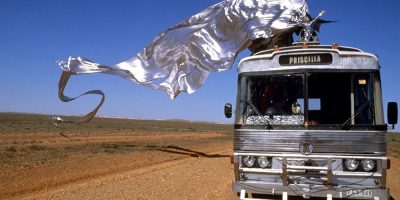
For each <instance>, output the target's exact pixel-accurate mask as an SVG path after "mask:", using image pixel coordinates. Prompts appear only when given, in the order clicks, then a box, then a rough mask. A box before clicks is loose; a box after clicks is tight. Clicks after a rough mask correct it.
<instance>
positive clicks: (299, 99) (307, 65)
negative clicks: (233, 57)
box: [225, 44, 397, 199]
mask: <svg viewBox="0 0 400 200" xmlns="http://www.w3.org/2000/svg"><path fill="white" fill-rule="evenodd" d="M237 88H238V91H237V102H236V109H235V112H234V113H235V123H234V147H233V148H234V153H233V161H232V162H233V165H234V174H235V180H234V181H233V191H234V192H237V193H238V195H239V196H240V199H253V198H255V199H257V198H258V199H263V198H264V199H271V198H283V199H287V198H288V197H289V198H291V197H293V196H297V197H303V198H306V199H307V198H313V197H322V198H327V199H333V198H343V199H389V198H390V194H389V189H388V188H387V185H386V176H387V170H388V169H389V168H390V160H389V159H388V157H387V147H386V145H387V141H386V132H387V129H388V126H387V124H386V123H385V121H384V110H383V102H382V90H381V79H380V65H379V62H378V58H377V56H376V55H373V54H370V53H366V52H363V51H362V50H360V49H357V48H352V47H344V46H339V45H337V44H334V45H319V44H300V45H293V46H288V47H283V48H278V47H275V48H274V49H269V50H264V51H260V52H257V53H255V54H253V55H251V56H249V57H246V58H244V59H242V60H241V61H240V63H239V66H238V86H237ZM389 113H390V114H389ZM225 115H226V116H227V117H231V115H232V105H231V104H229V103H228V104H226V105H225ZM388 121H389V123H392V124H396V123H397V104H396V103H394V102H390V103H389V104H388ZM393 126H394V125H393Z"/></svg>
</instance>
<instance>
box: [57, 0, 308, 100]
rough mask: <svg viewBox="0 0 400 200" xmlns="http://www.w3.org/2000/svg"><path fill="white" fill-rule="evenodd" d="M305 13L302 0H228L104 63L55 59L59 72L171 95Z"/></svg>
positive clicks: (191, 89) (195, 83)
mask: <svg viewBox="0 0 400 200" xmlns="http://www.w3.org/2000/svg"><path fill="white" fill-rule="evenodd" d="M307 12H308V7H307V4H306V3H305V1H304V0H227V1H223V2H220V3H218V4H215V5H213V6H211V7H209V8H207V9H205V10H204V11H202V12H200V13H198V14H196V15H194V16H192V17H190V18H189V19H187V20H185V21H183V22H181V23H179V24H177V25H176V26H173V27H171V28H169V29H167V30H166V31H164V32H162V33H161V34H160V35H158V36H157V37H156V38H155V39H154V40H153V41H152V42H151V43H150V44H149V45H148V46H147V47H146V48H144V49H143V51H142V52H140V53H138V54H137V55H136V56H134V57H132V58H130V59H129V60H126V61H124V62H121V63H118V64H116V65H113V66H106V65H101V64H98V63H95V62H93V61H90V60H88V59H85V58H82V57H69V59H68V61H67V62H59V63H58V64H59V65H60V67H61V69H62V70H63V71H64V73H68V74H72V75H76V74H86V73H107V74H113V75H118V76H120V77H123V78H125V79H128V80H131V81H133V82H135V83H139V84H142V85H145V86H149V87H151V88H154V89H158V90H164V91H166V92H167V94H168V95H169V97H170V98H171V99H174V98H175V97H176V96H177V95H178V94H179V93H180V92H181V91H184V92H187V93H189V94H190V93H193V92H194V91H195V90H196V89H197V88H199V87H200V86H201V85H203V83H204V82H205V80H206V78H207V76H208V74H209V73H210V72H216V71H218V72H219V71H224V70H227V69H230V68H231V66H232V64H233V62H234V60H235V58H236V56H237V55H238V53H239V52H240V51H242V50H244V49H245V48H247V47H248V46H249V45H250V44H251V41H252V40H254V39H257V38H270V37H272V36H274V35H277V34H279V33H281V32H283V31H285V30H288V29H290V28H293V27H294V26H295V25H296V24H299V23H301V20H302V19H303V18H304V16H306V13H307ZM64 87H65V86H64Z"/></svg>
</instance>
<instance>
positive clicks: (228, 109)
mask: <svg viewBox="0 0 400 200" xmlns="http://www.w3.org/2000/svg"><path fill="white" fill-rule="evenodd" d="M224 114H225V117H226V118H231V117H232V104H230V103H227V104H225V106H224Z"/></svg>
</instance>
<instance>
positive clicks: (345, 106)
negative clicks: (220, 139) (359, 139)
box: [237, 72, 375, 129]
mask: <svg viewBox="0 0 400 200" xmlns="http://www.w3.org/2000/svg"><path fill="white" fill-rule="evenodd" d="M372 80H373V78H372V76H371V75H370V74H368V73H343V72H342V73H327V72H313V73H301V74H284V75H282V74H279V75H253V76H242V77H241V78H240V79H239V88H240V90H239V105H238V110H239V112H238V114H239V115H240V116H242V117H239V118H237V119H239V120H241V121H240V122H239V123H242V124H247V125H270V126H273V127H274V126H306V127H310V126H320V125H335V126H336V127H341V128H342V129H347V128H350V127H351V126H353V125H374V123H375V122H374V101H373V81H372Z"/></svg>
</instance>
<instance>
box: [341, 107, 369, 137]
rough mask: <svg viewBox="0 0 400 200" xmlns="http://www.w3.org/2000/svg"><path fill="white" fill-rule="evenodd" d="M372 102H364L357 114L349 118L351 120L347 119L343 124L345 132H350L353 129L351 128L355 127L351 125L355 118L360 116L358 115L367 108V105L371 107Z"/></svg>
mask: <svg viewBox="0 0 400 200" xmlns="http://www.w3.org/2000/svg"><path fill="white" fill-rule="evenodd" d="M370 102H371V100H368V101H366V102H364V103H363V104H362V105H361V106H360V107H359V108H358V109H357V110H356V112H355V113H354V114H353V115H352V116H350V117H349V119H347V120H346V121H345V122H344V123H343V124H342V129H343V130H349V129H351V127H353V125H352V124H351V122H352V121H353V120H354V118H356V117H357V116H358V114H360V113H361V112H362V111H363V110H364V108H366V107H367V105H369V104H370Z"/></svg>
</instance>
